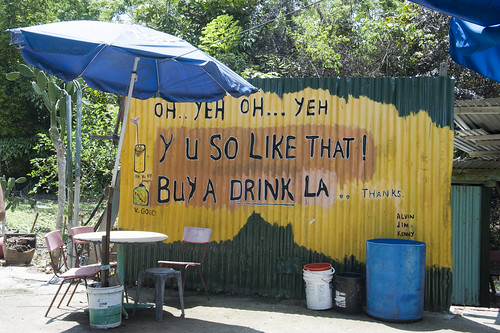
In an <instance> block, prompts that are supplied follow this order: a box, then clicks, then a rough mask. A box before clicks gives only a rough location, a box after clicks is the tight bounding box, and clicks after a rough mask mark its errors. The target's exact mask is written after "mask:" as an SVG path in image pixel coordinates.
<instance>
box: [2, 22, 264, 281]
mask: <svg viewBox="0 0 500 333" xmlns="http://www.w3.org/2000/svg"><path fill="white" fill-rule="evenodd" d="M8 31H9V33H10V35H11V41H12V44H14V45H17V46H19V47H20V48H21V53H22V56H23V58H24V60H25V61H26V62H27V63H28V64H30V65H32V66H35V67H38V68H40V69H42V70H44V71H46V72H48V73H50V74H53V75H55V76H57V77H58V78H60V79H62V80H64V81H71V80H73V79H76V78H78V77H82V78H83V79H84V80H85V82H86V83H87V84H88V85H89V86H90V87H91V88H94V89H97V90H100V91H105V92H110V93H116V94H120V95H126V96H127V101H126V104H125V112H124V124H125V123H126V121H127V119H128V111H129V107H130V100H131V98H132V97H135V98H139V99H147V98H149V97H152V96H159V97H161V98H163V99H165V100H167V101H170V102H213V101H217V100H220V99H222V98H223V97H224V96H226V95H231V96H233V97H241V96H249V95H250V94H252V93H255V92H257V88H255V87H254V86H252V85H251V84H249V83H248V82H247V81H245V80H244V79H243V78H242V77H240V76H239V75H237V74H236V73H235V72H233V71H232V70H231V69H229V68H228V67H227V66H225V65H224V64H222V63H221V62H219V61H217V60H216V59H214V58H212V57H211V56H209V55H208V54H206V53H204V52H202V51H201V50H199V49H197V48H196V47H194V46H192V45H191V44H189V43H188V42H186V41H184V40H182V39H180V38H177V37H175V36H172V35H169V34H166V33H163V32H159V31H156V30H153V29H150V28H147V27H144V26H141V25H130V24H119V23H110V22H96V21H68V22H58V23H50V24H44V25H37V26H31V27H26V28H16V29H9V30H8ZM125 128H126V126H122V132H121V135H120V141H119V145H118V153H117V157H116V161H115V167H114V170H113V180H112V184H111V188H112V190H111V194H110V198H109V200H108V225H107V228H106V229H107V242H106V243H105V244H104V245H105V246H104V248H105V249H107V248H108V247H107V246H106V245H108V244H109V230H110V225H109V223H110V220H111V218H110V212H111V209H110V207H109V205H110V204H111V202H112V196H113V194H112V193H113V189H114V187H115V183H116V177H117V171H118V165H119V161H120V153H121V147H122V145H123V138H124V136H125ZM105 254H106V257H107V256H108V255H109V253H108V252H107V251H106V253H105ZM106 263H107V260H104V264H106ZM103 275H104V276H107V270H106V274H103ZM104 282H107V281H106V278H105V279H104Z"/></svg>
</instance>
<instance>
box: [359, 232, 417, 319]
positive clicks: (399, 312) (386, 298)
mask: <svg viewBox="0 0 500 333" xmlns="http://www.w3.org/2000/svg"><path fill="white" fill-rule="evenodd" d="M424 288H425V243H423V242H417V241H412V240H406V239H390V238H379V239H371V240H368V241H366V313H367V314H368V315H369V316H371V317H374V318H377V319H381V320H386V321H394V322H411V321H417V320H420V319H422V317H423V315H424Z"/></svg>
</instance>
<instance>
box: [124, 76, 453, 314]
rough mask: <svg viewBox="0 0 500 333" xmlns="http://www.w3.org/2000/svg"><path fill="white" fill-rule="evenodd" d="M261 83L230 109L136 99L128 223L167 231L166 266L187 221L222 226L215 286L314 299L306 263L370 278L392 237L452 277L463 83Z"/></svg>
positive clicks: (127, 165) (212, 260) (213, 254)
mask: <svg viewBox="0 0 500 333" xmlns="http://www.w3.org/2000/svg"><path fill="white" fill-rule="evenodd" d="M253 84H254V85H256V86H257V87H260V89H261V91H259V92H258V93H257V94H254V95H252V96H250V97H248V98H239V99H234V98H225V99H224V100H223V101H219V102H217V103H199V104H192V103H189V104H180V103H177V104H173V103H167V102H165V101H163V100H160V99H150V100H147V101H138V100H135V101H133V103H132V109H131V118H133V119H137V118H139V119H138V120H137V121H136V122H137V125H135V124H134V123H132V122H128V126H129V127H130V128H129V129H128V130H127V133H128V134H129V135H128V136H127V137H126V138H125V142H124V147H123V151H122V168H121V170H122V172H121V193H120V213H119V227H120V228H122V229H135V230H150V231H159V232H163V233H166V234H167V235H168V236H169V240H168V241H167V242H165V243H164V244H162V245H161V246H158V247H156V248H155V250H154V253H155V254H154V256H156V255H157V256H159V257H162V259H164V258H172V257H175V256H176V253H175V252H176V251H177V247H178V241H179V240H180V239H181V237H182V231H183V228H184V227H185V226H200V227H208V228H212V229H213V234H212V238H213V243H212V244H211V247H210V251H209V255H208V258H207V262H206V266H205V268H204V271H205V273H204V275H205V274H206V275H207V279H206V280H207V283H208V286H209V288H210V289H211V290H212V291H214V290H223V291H232V292H239V293H246V294H255V293H258V294H262V295H264V294H265V295H268V296H279V297H281V296H282V297H292V298H296V297H301V296H302V295H303V281H302V267H303V265H304V264H307V263H310V262H314V261H327V262H330V263H332V264H333V265H334V267H335V268H336V269H337V270H338V271H344V270H354V271H360V272H363V271H364V263H365V260H366V259H365V258H366V240H368V239H372V238H378V237H386V238H387V237H393V238H398V237H399V238H407V239H414V240H418V241H423V242H426V243H427V249H428V250H427V268H428V270H437V271H439V272H441V273H440V274H442V275H444V276H445V277H450V276H451V267H452V256H451V208H450V184H451V169H452V156H453V80H452V79H449V78H444V77H435V78H400V79H399V78H331V79H268V80H255V81H253ZM141 251H142V250H141V249H140V246H139V247H138V248H137V249H136V251H133V253H131V255H134V256H137V255H140V254H138V253H141ZM148 251H151V250H148ZM145 256H147V255H145ZM150 256H151V257H152V256H153V255H152V254H151V255H150ZM143 259H144V258H139V257H136V258H135V260H132V262H134V261H137V260H141V262H140V263H139V262H137V264H138V265H140V264H142V263H143V262H145V261H147V260H143ZM147 262H148V263H149V264H152V265H154V261H152V262H149V261H147ZM131 269H134V268H131ZM135 273H136V272H135V271H131V272H130V275H131V276H132V277H133V276H134V274H135ZM442 280H443V279H442V278H440V279H439V280H438V283H437V287H438V288H440V287H441V282H439V281H442ZM188 283H195V284H196V283H197V282H196V279H193V281H192V282H188ZM188 286H189V285H188ZM442 287H443V288H444V292H445V293H448V294H449V292H450V291H449V289H448V288H449V285H444V284H443V285H442ZM426 302H427V304H431V305H432V304H438V307H439V306H446V303H447V302H448V304H449V297H448V300H446V299H444V300H443V299H437V298H435V297H434V298H426Z"/></svg>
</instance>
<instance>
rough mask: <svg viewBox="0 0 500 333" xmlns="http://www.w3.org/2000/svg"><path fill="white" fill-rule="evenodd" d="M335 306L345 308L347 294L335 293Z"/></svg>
mask: <svg viewBox="0 0 500 333" xmlns="http://www.w3.org/2000/svg"><path fill="white" fill-rule="evenodd" d="M335 305H337V306H338V307H339V308H345V293H341V292H339V291H337V290H336V291H335Z"/></svg>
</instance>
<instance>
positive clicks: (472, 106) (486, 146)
mask: <svg viewBox="0 0 500 333" xmlns="http://www.w3.org/2000/svg"><path fill="white" fill-rule="evenodd" d="M454 124H455V134H456V135H455V144H454V146H455V148H456V149H458V150H460V151H463V152H466V153H467V154H468V155H469V157H470V159H456V160H455V161H454V163H453V168H454V169H499V168H500V98H489V99H482V100H459V101H455V115H454Z"/></svg>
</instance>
